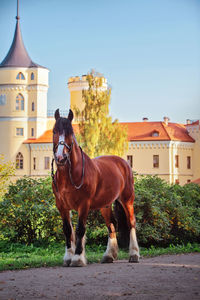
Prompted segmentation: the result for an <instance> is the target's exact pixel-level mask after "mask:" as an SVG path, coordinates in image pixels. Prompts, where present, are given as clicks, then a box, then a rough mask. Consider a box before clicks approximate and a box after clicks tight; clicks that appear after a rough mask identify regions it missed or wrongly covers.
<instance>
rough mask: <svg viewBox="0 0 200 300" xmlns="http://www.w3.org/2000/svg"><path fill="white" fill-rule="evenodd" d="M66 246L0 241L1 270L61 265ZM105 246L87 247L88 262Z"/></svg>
mask: <svg viewBox="0 0 200 300" xmlns="http://www.w3.org/2000/svg"><path fill="white" fill-rule="evenodd" d="M64 251H65V246H64V244H63V243H61V244H58V243H52V244H50V245H41V246H34V245H30V246H27V245H22V244H10V243H6V242H0V271H3V270H16V269H27V268H37V267H47V266H48V267H53V266H61V265H62V263H63V255H64ZM104 251H105V247H103V246H100V247H93V248H90V247H86V255H87V259H88V263H94V262H100V260H101V258H102V256H103V253H104ZM190 252H200V244H190V243H188V244H187V245H178V246H174V245H171V246H169V247H168V248H155V247H153V246H152V247H151V248H149V249H146V248H140V254H141V256H143V257H144V256H158V255H163V254H178V253H190ZM118 259H128V251H123V250H120V251H119V254H118Z"/></svg>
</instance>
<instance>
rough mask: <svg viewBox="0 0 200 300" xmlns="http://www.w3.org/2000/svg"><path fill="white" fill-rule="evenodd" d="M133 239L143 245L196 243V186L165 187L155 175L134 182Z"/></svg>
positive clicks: (199, 223)
mask: <svg viewBox="0 0 200 300" xmlns="http://www.w3.org/2000/svg"><path fill="white" fill-rule="evenodd" d="M135 191H136V193H135V194H136V198H135V205H134V206H135V213H136V220H137V236H138V240H139V242H140V244H142V245H145V246H150V245H152V244H153V245H161V246H163V245H164V246H166V245H169V244H170V243H174V244H177V243H180V242H183V243H185V242H188V241H190V242H198V241H199V235H200V209H199V204H200V187H199V186H198V185H195V184H187V185H185V186H179V185H168V184H167V183H166V182H165V181H164V180H162V179H160V178H158V177H157V176H146V177H142V178H140V179H138V180H136V183H135Z"/></svg>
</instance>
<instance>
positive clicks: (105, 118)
mask: <svg viewBox="0 0 200 300" xmlns="http://www.w3.org/2000/svg"><path fill="white" fill-rule="evenodd" d="M86 79H87V81H88V86H89V88H88V89H87V90H83V92H82V99H83V102H84V109H83V110H82V111H80V110H79V108H78V107H74V108H73V109H74V111H75V115H76V118H77V119H79V120H80V122H79V131H80V134H79V135H78V136H77V139H78V142H79V144H80V145H81V146H82V148H83V150H84V151H85V152H86V153H87V154H88V155H89V156H90V157H91V158H93V157H95V156H99V155H119V156H123V154H124V152H125V151H126V150H127V147H128V140H127V132H126V129H125V128H122V126H120V124H119V122H118V120H114V121H112V118H111V117H110V116H109V104H110V98H111V88H105V87H104V86H103V81H104V80H105V79H104V77H103V76H102V75H100V74H98V73H96V72H94V71H91V72H90V73H89V74H88V75H87V77H86Z"/></svg>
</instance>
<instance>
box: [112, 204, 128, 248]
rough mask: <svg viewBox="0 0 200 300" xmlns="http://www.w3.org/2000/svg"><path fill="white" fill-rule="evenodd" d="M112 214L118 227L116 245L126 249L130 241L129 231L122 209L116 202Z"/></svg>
mask: <svg viewBox="0 0 200 300" xmlns="http://www.w3.org/2000/svg"><path fill="white" fill-rule="evenodd" d="M114 212H115V217H116V219H117V225H118V226H117V231H118V244H119V246H120V247H121V248H127V247H128V246H129V240H130V229H129V227H128V224H127V217H126V214H125V211H124V208H123V206H122V205H121V203H120V202H119V201H118V200H116V201H115V203H114Z"/></svg>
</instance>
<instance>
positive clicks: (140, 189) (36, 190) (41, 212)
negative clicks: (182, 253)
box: [0, 176, 200, 246]
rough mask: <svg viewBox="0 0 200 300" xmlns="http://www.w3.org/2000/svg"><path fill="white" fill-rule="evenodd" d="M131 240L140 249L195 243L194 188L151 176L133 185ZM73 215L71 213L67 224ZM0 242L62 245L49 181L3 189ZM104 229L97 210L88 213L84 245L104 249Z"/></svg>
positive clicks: (198, 226)
mask: <svg viewBox="0 0 200 300" xmlns="http://www.w3.org/2000/svg"><path fill="white" fill-rule="evenodd" d="M135 196H136V197H135V203H134V208H135V214H136V221H137V237H138V242H139V245H141V246H151V245H155V246H167V245H169V244H180V243H188V242H199V236H200V187H199V186H198V185H196V184H187V185H185V186H179V185H168V184H167V183H166V182H165V181H164V180H162V179H160V178H158V177H156V176H147V177H141V178H139V179H137V178H136V180H135ZM77 218H78V216H77V212H75V211H73V212H72V222H73V225H74V226H76V224H77ZM0 220H1V223H0V232H1V234H0V238H1V239H3V240H9V241H12V242H25V243H27V244H31V243H35V242H50V241H60V240H62V241H63V240H64V235H63V232H62V220H61V217H60V214H59V212H58V210H57V208H56V206H55V198H54V195H53V193H52V188H51V178H50V177H48V178H45V179H37V180H36V179H32V178H28V177H24V178H22V179H19V180H18V181H17V182H16V183H13V184H11V185H10V186H9V190H8V192H7V193H6V194H5V195H4V198H3V201H2V202H0ZM107 236H108V233H107V228H106V225H105V222H104V220H103V218H102V216H101V214H100V213H99V211H90V213H89V216H88V220H87V244H89V245H95V244H98V245H106V243H107Z"/></svg>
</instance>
